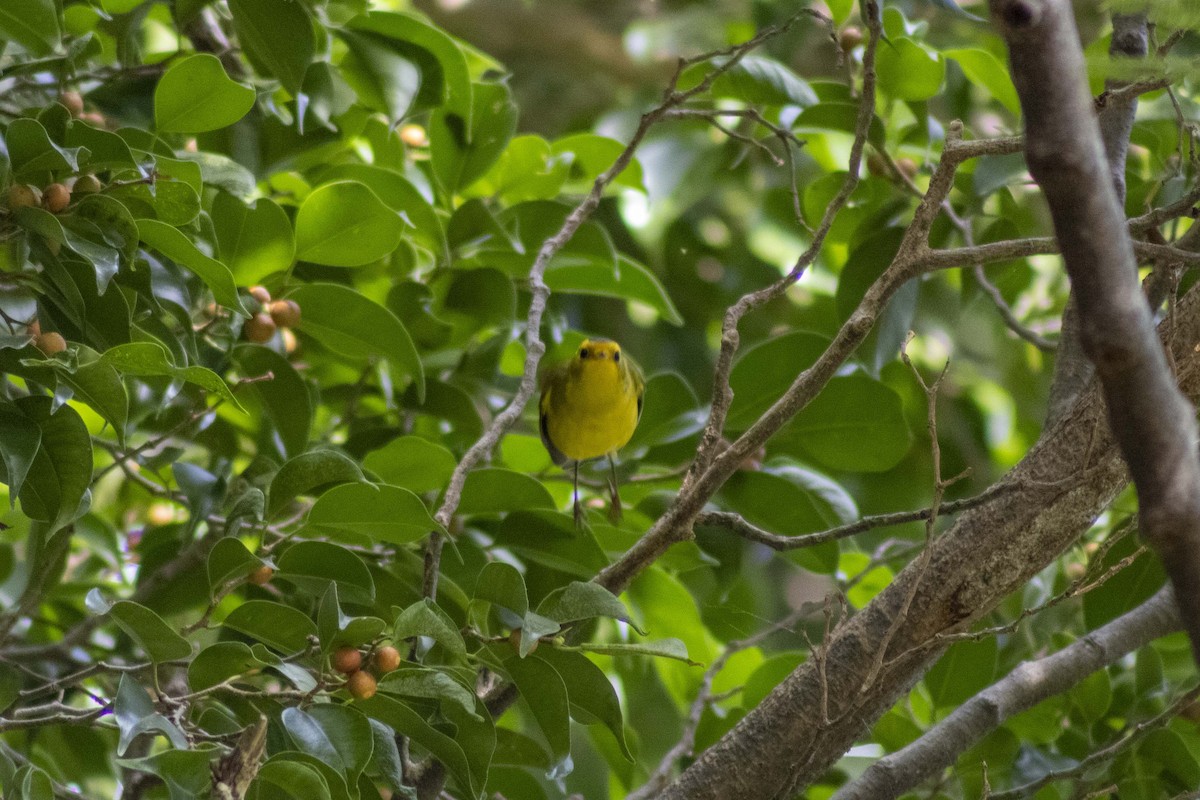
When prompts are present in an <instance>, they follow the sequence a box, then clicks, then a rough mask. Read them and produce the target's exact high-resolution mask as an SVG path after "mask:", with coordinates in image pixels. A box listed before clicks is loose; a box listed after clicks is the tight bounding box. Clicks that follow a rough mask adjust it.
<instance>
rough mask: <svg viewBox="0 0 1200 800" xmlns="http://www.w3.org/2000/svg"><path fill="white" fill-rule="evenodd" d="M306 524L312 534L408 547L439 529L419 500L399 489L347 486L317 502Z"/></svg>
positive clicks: (394, 487) (326, 494) (376, 486)
mask: <svg viewBox="0 0 1200 800" xmlns="http://www.w3.org/2000/svg"><path fill="white" fill-rule="evenodd" d="M307 524H308V526H309V527H310V528H312V529H313V530H315V531H319V532H322V533H326V534H330V535H339V534H340V535H347V534H349V535H350V536H352V537H354V538H356V539H366V540H367V541H370V542H388V543H390V544H408V543H409V542H415V541H417V540H418V539H421V538H422V537H424V536H426V535H427V534H428V533H429V532H430V531H435V530H441V526H440V525H438V524H437V523H436V522H434V521H433V517H431V516H429V510H428V509H426V508H425V504H424V503H422V502H421V498H419V497H417V496H416V495H415V494H413V493H412V492H410V491H409V490H408V489H402V488H400V487H399V486H389V485H387V484H369V483H347V484H342V485H341V486H335V487H334V488H332V489H330V490H329V491H327V492H326V493H325V494H323V495H321V496H320V497H319V498H317V502H316V503H314V504H313V507H312V509H311V510H310V511H309V512H308V521H307Z"/></svg>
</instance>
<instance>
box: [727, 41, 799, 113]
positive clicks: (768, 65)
mask: <svg viewBox="0 0 1200 800" xmlns="http://www.w3.org/2000/svg"><path fill="white" fill-rule="evenodd" d="M715 65H716V62H714V66H715ZM712 93H713V95H714V96H716V97H736V98H737V99H739V100H741V101H743V102H745V103H750V104H751V105H766V106H782V105H793V106H799V107H801V108H808V107H809V106H812V105H816V104H817V102H818V101H817V95H816V94H815V93H814V92H813V90H812V87H810V86H809V85H808V81H806V80H804V79H803V78H801V77H800V76H799V75H797V74H796V73H794V72H792V71H791V70H790V69H788V68H787V67H786V66H784V65H783V64H781V63H779V62H778V61H776V60H775V59H773V58H768V57H766V56H757V55H753V54H751V55H747V56H744V57H743V58H742V59H741V60H740V61H738V63H737V64H736V65H735V66H734V67H733V68H732V69H730V70H729V71H727V72H726V73H725V74H723V75H721V76H720V77H719V78H717V79H716V81H714V82H713V87H712Z"/></svg>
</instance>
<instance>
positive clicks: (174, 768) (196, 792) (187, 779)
mask: <svg viewBox="0 0 1200 800" xmlns="http://www.w3.org/2000/svg"><path fill="white" fill-rule="evenodd" d="M221 754H222V751H221V750H220V748H218V747H217V746H216V745H212V744H209V745H200V746H199V747H197V748H196V749H194V750H163V751H162V752H158V753H153V754H151V755H148V756H143V757H142V758H121V759H117V764H119V765H120V766H122V767H125V768H127V769H130V770H136V771H137V772H146V773H149V774H151V775H157V776H158V777H160V778H162V781H163V783H164V784H165V785H166V787H167V791H168V792H169V793H170V796H171V800H193V798H196V797H201V796H203V795H204V794H205V793H206V792H207V791H208V790H209V789H210V788H211V787H212V771H211V769H210V768H209V765H210V762H212V760H213V759H214V758H217V757H218V756H220V755H221Z"/></svg>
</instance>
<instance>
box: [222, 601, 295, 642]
mask: <svg viewBox="0 0 1200 800" xmlns="http://www.w3.org/2000/svg"><path fill="white" fill-rule="evenodd" d="M221 624H222V625H224V626H225V627H226V628H229V629H231V630H235V631H238V632H239V633H244V634H246V635H247V636H249V637H251V638H253V639H257V640H259V641H260V642H262V643H263V644H265V645H267V646H268V647H272V648H274V649H276V650H278V651H279V652H281V653H285V654H290V653H296V652H299V651H301V650H303V649H305V648H306V647H308V637H310V636H316V635H317V626H316V625H315V624H314V623H313V621H312V620H311V619H309V618H308V616H307V615H306V614H304V613H303V612H301V611H299V610H297V609H295V608H292V607H291V606H285V605H283V604H282V603H275V602H272V601H270V600H247V601H246V602H245V603H242V604H241V605H240V606H238V607H237V608H235V609H234V610H233V611H231V612H229V615H228V616H227V617H225V619H224V620H223V621H222V623H221Z"/></svg>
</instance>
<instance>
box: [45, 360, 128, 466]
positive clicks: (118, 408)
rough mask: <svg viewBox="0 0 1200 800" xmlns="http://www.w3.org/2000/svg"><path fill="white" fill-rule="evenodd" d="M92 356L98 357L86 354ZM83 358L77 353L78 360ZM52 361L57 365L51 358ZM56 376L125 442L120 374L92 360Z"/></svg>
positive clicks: (124, 404)
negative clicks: (72, 370)
mask: <svg viewBox="0 0 1200 800" xmlns="http://www.w3.org/2000/svg"><path fill="white" fill-rule="evenodd" d="M89 357H90V358H92V359H98V358H99V357H98V356H97V355H96V354H95V353H89ZM83 359H84V356H83V353H82V352H81V353H80V361H81V362H82V361H83ZM54 363H55V364H61V362H59V361H55V362H54ZM58 379H59V380H60V381H62V382H63V383H65V384H66V385H67V386H70V387H71V389H72V390H73V391H74V392H75V399H76V400H79V401H82V402H84V403H87V404H88V405H89V406H91V407H92V409H93V410H94V411H95V412H96V413H97V414H99V415H100V416H101V417H103V418H104V419H105V420H106V421H107V422H109V423H110V424H111V425H112V426H113V430H114V432H115V433H116V435H117V442H118V443H119V444H121V445H124V443H125V423H126V422H127V420H128V417H129V395H128V393H127V392H126V391H125V384H124V383H123V382H122V381H121V376H120V375H118V374H117V371H116V370H115V369H113V367H112V365H111V364H107V363H105V362H103V361H99V360H92V361H90V362H89V363H86V364H81V365H80V366H79V367H78V368H77V369H76V370H75V371H74V372H71V371H70V370H66V369H62V370H59V372H58Z"/></svg>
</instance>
